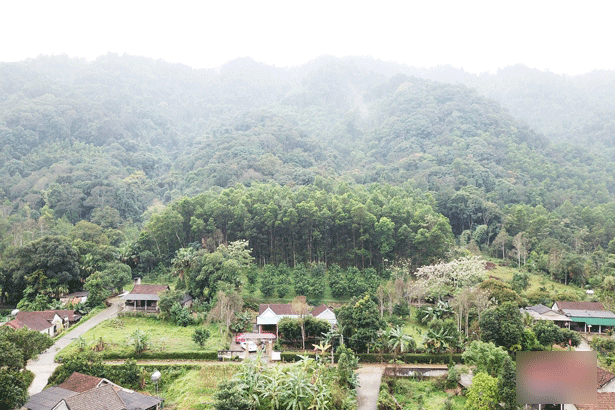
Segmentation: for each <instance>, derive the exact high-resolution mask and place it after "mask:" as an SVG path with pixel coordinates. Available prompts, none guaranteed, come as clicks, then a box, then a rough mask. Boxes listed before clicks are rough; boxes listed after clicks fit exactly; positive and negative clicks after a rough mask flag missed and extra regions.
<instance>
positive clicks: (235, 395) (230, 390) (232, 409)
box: [214, 380, 254, 410]
mask: <svg viewBox="0 0 615 410" xmlns="http://www.w3.org/2000/svg"><path fill="white" fill-rule="evenodd" d="M214 397H215V399H216V401H215V403H214V408H215V409H216V410H252V409H253V408H254V407H253V404H252V402H251V401H250V400H249V399H248V398H247V397H245V392H244V388H243V386H242V384H241V382H240V381H238V380H231V381H225V382H222V383H220V385H219V386H218V391H217V392H216V394H215V396H214Z"/></svg>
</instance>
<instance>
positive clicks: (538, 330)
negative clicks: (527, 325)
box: [532, 320, 562, 350]
mask: <svg viewBox="0 0 615 410" xmlns="http://www.w3.org/2000/svg"><path fill="white" fill-rule="evenodd" d="M532 330H533V331H534V334H535V335H536V339H537V340H538V342H540V344H541V345H543V346H544V347H548V348H549V350H553V345H554V344H559V343H561V342H562V333H561V332H560V328H559V327H558V326H557V325H556V324H555V323H553V322H552V321H550V320H539V321H537V322H536V324H535V325H534V327H533V328H532Z"/></svg>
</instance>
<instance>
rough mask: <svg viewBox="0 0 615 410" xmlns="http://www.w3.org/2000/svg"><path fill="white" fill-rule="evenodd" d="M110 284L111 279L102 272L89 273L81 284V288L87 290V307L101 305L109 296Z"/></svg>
mask: <svg viewBox="0 0 615 410" xmlns="http://www.w3.org/2000/svg"><path fill="white" fill-rule="evenodd" d="M112 286H113V285H112V284H111V281H110V280H109V278H108V277H107V276H106V275H105V274H104V273H103V272H96V273H94V274H92V275H90V276H89V277H88V278H87V279H86V281H85V284H84V285H83V288H84V289H85V290H87V291H88V292H89V293H88V299H87V302H86V303H87V305H88V307H90V308H94V307H96V306H100V305H102V304H103V303H104V302H105V300H106V299H107V298H108V297H109V296H111V290H110V289H111V287H112Z"/></svg>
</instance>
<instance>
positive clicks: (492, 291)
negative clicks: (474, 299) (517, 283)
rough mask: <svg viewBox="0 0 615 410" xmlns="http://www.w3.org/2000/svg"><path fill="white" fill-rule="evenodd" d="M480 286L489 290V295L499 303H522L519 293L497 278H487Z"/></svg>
mask: <svg viewBox="0 0 615 410" xmlns="http://www.w3.org/2000/svg"><path fill="white" fill-rule="evenodd" d="M480 288H481V289H484V290H486V291H487V292H489V295H490V296H491V297H492V298H494V299H495V300H496V302H497V303H498V304H502V303H504V302H514V303H516V304H521V302H522V301H521V298H520V297H519V294H517V292H515V291H514V290H512V289H511V288H510V286H509V285H508V284H506V283H504V282H502V281H500V280H497V279H487V280H485V281H483V282H482V283H481V284H480Z"/></svg>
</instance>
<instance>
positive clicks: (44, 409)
mask: <svg viewBox="0 0 615 410" xmlns="http://www.w3.org/2000/svg"><path fill="white" fill-rule="evenodd" d="M76 394H77V393H75V392H74V391H70V390H67V389H63V388H61V387H57V386H54V387H49V388H48V389H45V390H43V391H42V392H40V393H36V394H34V395H32V396H30V399H29V400H28V402H27V403H26V404H24V408H26V409H29V410H50V409H52V408H53V407H54V406H55V405H56V404H58V403H59V402H60V401H61V400H62V399H65V398H67V397H70V396H74V395H76Z"/></svg>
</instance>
